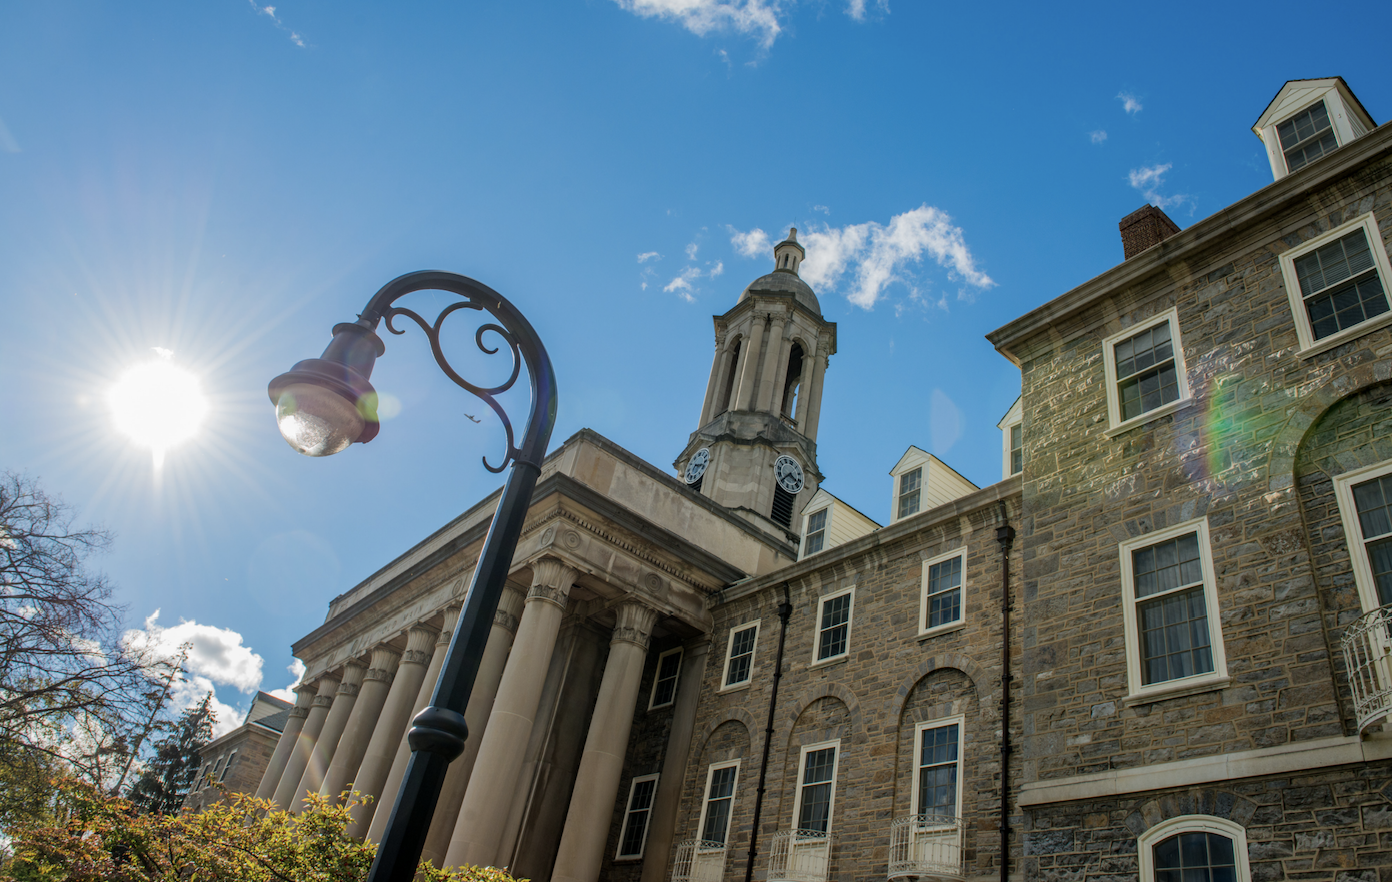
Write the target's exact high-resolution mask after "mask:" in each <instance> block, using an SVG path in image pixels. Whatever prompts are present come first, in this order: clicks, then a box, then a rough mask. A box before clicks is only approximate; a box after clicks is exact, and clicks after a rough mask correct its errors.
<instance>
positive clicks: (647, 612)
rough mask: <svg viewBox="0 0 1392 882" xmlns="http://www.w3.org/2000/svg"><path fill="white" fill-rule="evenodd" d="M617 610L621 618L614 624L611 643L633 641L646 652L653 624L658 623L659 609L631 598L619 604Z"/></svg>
mask: <svg viewBox="0 0 1392 882" xmlns="http://www.w3.org/2000/svg"><path fill="white" fill-rule="evenodd" d="M617 611H618V615H619V620H618V622H616V623H615V625H614V635H613V637H612V638H610V644H611V645H612V644H615V643H632V644H633V645H634V646H637V647H638V648H639V649H642V650H643V651H644V652H646V651H647V649H648V640H649V638H650V637H651V636H652V629H653V625H656V624H657V610H655V609H653V608H652V607H650V606H648V605H647V604H646V603H640V602H638V601H632V600H630V601H625V602H623V603H621V604H619V606H618V610H617Z"/></svg>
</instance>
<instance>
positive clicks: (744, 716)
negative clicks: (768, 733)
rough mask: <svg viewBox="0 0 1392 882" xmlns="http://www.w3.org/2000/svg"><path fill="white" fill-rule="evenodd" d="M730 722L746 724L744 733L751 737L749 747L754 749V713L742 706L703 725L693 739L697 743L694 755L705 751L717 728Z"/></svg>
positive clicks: (731, 709)
mask: <svg viewBox="0 0 1392 882" xmlns="http://www.w3.org/2000/svg"><path fill="white" fill-rule="evenodd" d="M730 722H735V723H739V724H741V725H743V726H744V734H745V735H746V736H747V737H748V738H749V747H750V749H751V750H752V749H753V748H754V715H753V714H751V713H750V712H749V711H747V710H745V709H744V708H742V707H735V708H730V709H729V710H727V711H725V712H723V713H722V714H721V715H719V716H717V717H715V718H714V719H712V720H710V721H709V722H707V723H706V725H704V726H702V727H701V733H700V735H699V736H698V737H696V738H695V739H693V740H692V743H693V744H695V745H696V749H695V751H693V753H692V756H694V757H699V756H700V755H701V754H702V753H704V752H705V749H706V745H707V744H708V743H709V742H710V739H711V736H712V735H714V734H715V730H716V729H719V728H720V727H721V726H723V725H725V724H726V723H730Z"/></svg>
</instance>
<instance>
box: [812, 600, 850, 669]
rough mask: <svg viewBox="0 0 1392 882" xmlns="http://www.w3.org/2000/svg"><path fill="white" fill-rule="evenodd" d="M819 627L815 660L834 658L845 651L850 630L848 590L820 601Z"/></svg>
mask: <svg viewBox="0 0 1392 882" xmlns="http://www.w3.org/2000/svg"><path fill="white" fill-rule="evenodd" d="M820 618H821V627H820V628H819V629H818V640H817V660H818V661H821V660H823V659H828V658H834V657H835V656H838V655H844V654H845V653H846V648H847V643H848V638H849V636H850V631H851V595H850V593H849V592H847V593H845V594H838V595H837V596H835V597H828V598H826V599H824V600H823V601H822V614H821V617H820Z"/></svg>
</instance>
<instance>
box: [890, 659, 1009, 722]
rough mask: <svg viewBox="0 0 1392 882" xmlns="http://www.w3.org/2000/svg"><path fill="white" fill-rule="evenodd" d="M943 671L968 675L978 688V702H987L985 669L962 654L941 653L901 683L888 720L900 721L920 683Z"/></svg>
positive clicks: (925, 662)
mask: <svg viewBox="0 0 1392 882" xmlns="http://www.w3.org/2000/svg"><path fill="white" fill-rule="evenodd" d="M943 669H951V670H957V671H961V672H962V673H963V674H966V675H967V679H969V680H971V682H972V686H974V687H975V688H976V695H977V698H978V700H980V701H983V702H984V701H985V699H986V697H987V694H988V690H987V689H985V688H984V687H983V684H985V683H986V682H987V680H986V671H985V669H984V668H982V667H981V665H979V664H977V663H976V662H975V661H973V660H972V659H971V657H970V656H966V655H962V654H961V653H960V652H940V653H938V654H937V655H934V656H932V657H931V658H928V659H925V660H924V662H923V664H921V665H919V666H918V669H917V670H915V671H914V672H913V673H912V674H909V675H908V676H907V677H905V678H904V679H903V680H901V681H900V682H899V688H898V689H896V690H894V697H893V698H892V699H890V702H889V717H888V719H891V720H895V721H898V720H899V718H900V715H902V714H903V713H904V704H905V703H906V702H907V701H908V700H909V696H910V695H911V694H913V690H914V687H915V686H917V685H918V683H919V681H920V680H922V679H923V678H924V677H926V676H928V675H929V674H931V673H933V672H934V671H940V670H943Z"/></svg>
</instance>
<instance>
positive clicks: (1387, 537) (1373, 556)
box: [1334, 462, 1392, 612]
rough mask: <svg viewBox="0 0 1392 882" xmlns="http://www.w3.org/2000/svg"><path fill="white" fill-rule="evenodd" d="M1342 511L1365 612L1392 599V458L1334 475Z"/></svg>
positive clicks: (1336, 493) (1355, 576)
mask: <svg viewBox="0 0 1392 882" xmlns="http://www.w3.org/2000/svg"><path fill="white" fill-rule="evenodd" d="M1334 492H1335V496H1336V497H1337V498H1338V500H1339V514H1340V516H1341V517H1342V518H1343V522H1344V536H1345V537H1346V538H1347V541H1348V545H1349V556H1350V557H1351V558H1352V563H1353V576H1354V582H1355V583H1356V584H1357V586H1358V599H1359V600H1360V601H1361V602H1362V605H1363V610H1364V611H1365V612H1368V611H1371V610H1375V609H1377V608H1378V607H1380V606H1386V605H1387V604H1389V603H1392V462H1384V463H1379V464H1378V465H1375V466H1371V467H1369V468H1365V469H1358V470H1357V471H1353V472H1346V473H1345V474H1342V475H1340V476H1339V477H1337V478H1335V479H1334Z"/></svg>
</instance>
